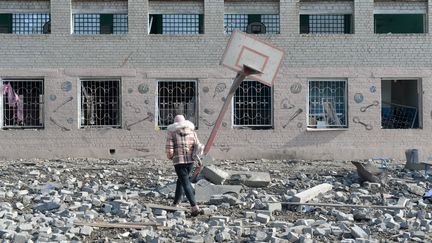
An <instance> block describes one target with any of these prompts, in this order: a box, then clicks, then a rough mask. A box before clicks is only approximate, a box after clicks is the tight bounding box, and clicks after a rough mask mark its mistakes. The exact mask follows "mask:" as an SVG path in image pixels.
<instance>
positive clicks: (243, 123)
mask: <svg viewBox="0 0 432 243" xmlns="http://www.w3.org/2000/svg"><path fill="white" fill-rule="evenodd" d="M233 116H234V117H233V121H234V127H236V126H237V127H251V128H256V129H269V128H272V126H273V124H272V90H271V87H270V86H267V85H264V84H262V83H260V82H257V81H243V82H242V83H241V84H240V87H239V88H238V89H237V90H236V93H235V95H234V112H233Z"/></svg>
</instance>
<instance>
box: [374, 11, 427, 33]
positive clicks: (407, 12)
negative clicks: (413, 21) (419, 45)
mask: <svg viewBox="0 0 432 243" xmlns="http://www.w3.org/2000/svg"><path fill="white" fill-rule="evenodd" d="M376 15H422V16H423V32H377V27H376V25H377V23H376V18H375V16H376ZM373 32H374V34H375V35H383V34H384V35H385V34H390V33H391V34H394V35H421V34H427V33H428V13H427V12H424V11H418V10H415V11H408V10H403V11H397V10H374V12H373Z"/></svg>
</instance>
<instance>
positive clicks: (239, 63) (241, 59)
mask: <svg viewBox="0 0 432 243" xmlns="http://www.w3.org/2000/svg"><path fill="white" fill-rule="evenodd" d="M283 55H284V52H283V51H282V50H281V49H278V48H276V47H274V46H272V45H270V44H268V43H266V42H264V41H261V40H259V39H257V38H255V37H254V36H252V35H248V34H246V33H243V32H240V31H239V30H236V31H234V32H233V33H232V34H231V38H230V40H229V42H228V45H227V48H226V49H225V52H224V54H223V56H222V61H221V65H223V66H225V67H227V68H229V69H232V70H234V71H236V72H239V71H242V70H243V67H244V66H247V67H249V68H251V69H254V70H256V71H258V72H259V74H253V75H249V76H248V77H249V78H251V79H254V80H257V81H259V82H262V83H264V84H266V85H269V86H272V85H273V83H274V80H275V78H276V74H277V73H278V71H279V68H280V66H281V63H282V58H283Z"/></svg>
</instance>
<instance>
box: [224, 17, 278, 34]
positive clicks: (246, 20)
mask: <svg viewBox="0 0 432 243" xmlns="http://www.w3.org/2000/svg"><path fill="white" fill-rule="evenodd" d="M253 22H261V23H263V24H264V25H265V27H266V33H269V34H279V33H280V20H279V15H278V14H225V15H224V29H225V34H231V33H232V32H233V31H234V30H236V29H238V30H240V31H243V32H246V29H247V26H248V24H250V23H253Z"/></svg>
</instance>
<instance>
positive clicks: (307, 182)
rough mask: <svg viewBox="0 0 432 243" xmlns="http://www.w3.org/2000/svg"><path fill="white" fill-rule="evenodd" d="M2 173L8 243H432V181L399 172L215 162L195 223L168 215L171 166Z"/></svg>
mask: <svg viewBox="0 0 432 243" xmlns="http://www.w3.org/2000/svg"><path fill="white" fill-rule="evenodd" d="M1 163H2V180H1V181H0V198H1V199H2V200H1V202H0V241H2V242H102V241H103V242H296V243H300V242H354V243H360V242H381V241H383V242H384V241H387V240H389V239H390V240H391V241H394V242H408V241H417V242H432V213H431V212H432V204H430V203H428V201H426V200H425V199H422V194H424V192H425V191H426V189H429V190H430V188H432V177H431V176H426V175H425V173H424V171H422V172H417V171H408V170H405V169H404V165H403V163H400V164H398V163H396V162H392V163H391V165H389V166H388V167H387V168H386V170H387V175H388V177H389V180H388V181H387V183H385V184H382V183H381V182H370V181H368V182H365V183H363V184H361V183H360V182H361V180H360V181H359V179H360V178H359V177H360V176H359V175H358V173H357V172H356V171H355V170H356V167H354V166H353V165H352V164H351V163H350V162H345V161H338V162H332V161H298V160H259V161H230V160H225V161H214V162H213V163H214V164H213V165H209V166H208V168H209V171H210V172H209V173H210V175H209V173H207V174H205V176H202V177H199V178H197V179H199V180H198V181H197V182H196V183H195V184H193V186H194V189H195V192H196V198H197V200H198V201H199V202H200V203H199V205H200V207H201V209H202V210H203V213H204V215H199V216H197V217H191V215H190V211H189V210H190V205H189V204H188V203H187V200H186V199H185V198H183V201H182V203H181V204H180V206H179V207H173V206H172V202H173V197H174V192H175V185H176V184H175V181H176V176H175V172H174V169H173V166H172V164H171V163H167V162H166V161H157V160H145V159H142V158H137V159H133V158H132V159H129V160H121V161H117V160H102V159H101V160H96V159H65V160H36V159H35V160H32V161H31V163H28V161H26V162H22V163H21V162H19V161H2V162H1ZM372 163H373V162H372ZM372 166H375V165H374V164H372ZM378 166H379V165H378ZM259 171H268V172H259ZM212 173H213V174H212ZM258 177H261V178H259V179H257V178H258ZM216 183H222V184H223V185H222V184H216ZM228 184H238V185H228ZM383 198H385V200H383ZM295 201H298V202H295Z"/></svg>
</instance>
